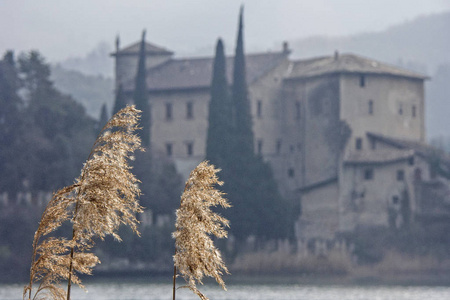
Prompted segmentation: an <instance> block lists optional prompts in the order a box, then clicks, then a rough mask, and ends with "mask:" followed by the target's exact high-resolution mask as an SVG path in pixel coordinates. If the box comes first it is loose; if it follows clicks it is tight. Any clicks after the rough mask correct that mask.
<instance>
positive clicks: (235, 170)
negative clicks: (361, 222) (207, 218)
mask: <svg viewBox="0 0 450 300" xmlns="http://www.w3.org/2000/svg"><path fill="white" fill-rule="evenodd" d="M232 116H233V130H232V131H231V138H230V142H229V144H230V146H228V145H227V147H230V148H231V151H230V152H229V153H228V154H227V156H226V157H225V159H224V161H225V162H226V164H225V166H223V167H222V168H223V172H222V173H223V174H221V175H222V178H223V180H224V182H225V185H224V190H225V192H226V193H227V194H228V198H229V199H230V200H231V203H232V205H233V208H232V209H230V210H227V211H225V212H224V215H225V216H226V217H227V218H228V219H229V220H230V222H231V224H232V226H231V229H230V231H231V232H232V233H233V235H234V236H235V237H236V238H237V239H238V240H240V241H245V239H246V238H247V237H249V236H250V235H254V236H256V237H257V238H258V240H259V241H264V240H266V239H280V238H287V237H292V234H293V224H294V214H293V212H292V211H293V210H292V208H291V204H290V202H289V201H286V200H285V199H284V198H283V197H282V196H281V194H280V193H279V191H278V186H277V184H276V181H275V179H274V177H273V173H272V169H271V167H270V166H269V164H267V163H266V162H264V161H263V158H262V157H261V156H259V155H256V154H255V153H254V150H253V140H254V135H253V128H252V118H251V112H250V100H249V98H248V91H247V81H246V65H245V56H244V43H243V8H242V7H241V10H240V14H239V29H238V37H237V45H236V53H235V58H234V69H233V87H232Z"/></svg>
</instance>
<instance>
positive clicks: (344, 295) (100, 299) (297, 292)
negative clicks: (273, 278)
mask: <svg viewBox="0 0 450 300" xmlns="http://www.w3.org/2000/svg"><path fill="white" fill-rule="evenodd" d="M180 283H181V280H180ZM85 285H86V287H87V289H88V292H87V293H86V292H85V291H83V290H80V289H78V288H76V289H74V292H73V294H72V295H73V297H72V299H73V300H85V299H86V300H87V299H92V300H171V299H172V286H171V284H169V283H148V282H144V281H143V280H138V281H135V282H131V281H128V280H127V281H117V280H114V281H113V282H111V281H108V282H106V281H105V282H100V281H98V282H88V281H85ZM227 287H228V291H227V292H225V291H223V290H221V289H220V288H219V287H217V286H216V285H213V284H207V285H204V286H201V287H200V290H201V291H202V292H203V293H204V294H205V295H206V296H208V297H209V298H210V299H211V300H272V299H281V300H291V299H292V300H294V299H295V300H336V299H339V300H422V299H424V300H434V299H439V300H447V299H450V287H443V286H432V287H428V286H339V285H304V284H295V283H290V284H280V283H273V284H271V283H269V284H267V283H266V284H258V283H252V284H244V283H238V282H234V283H230V284H228V286H227ZM22 288H23V285H22V284H8V285H5V284H4V285H0V299H1V300H19V299H22ZM177 299H178V300H191V299H192V300H194V299H195V300H197V299H199V298H198V297H197V296H195V295H194V294H193V293H192V292H190V291H189V290H187V289H179V290H177Z"/></svg>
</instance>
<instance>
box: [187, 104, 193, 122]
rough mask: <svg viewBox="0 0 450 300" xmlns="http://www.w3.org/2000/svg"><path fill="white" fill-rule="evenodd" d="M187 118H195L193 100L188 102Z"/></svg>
mask: <svg viewBox="0 0 450 300" xmlns="http://www.w3.org/2000/svg"><path fill="white" fill-rule="evenodd" d="M186 118H187V119H193V118H194V103H193V102H188V103H186Z"/></svg>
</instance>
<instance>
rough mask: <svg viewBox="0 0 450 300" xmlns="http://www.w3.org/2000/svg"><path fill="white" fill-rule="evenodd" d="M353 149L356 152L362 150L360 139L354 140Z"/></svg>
mask: <svg viewBox="0 0 450 300" xmlns="http://www.w3.org/2000/svg"><path fill="white" fill-rule="evenodd" d="M355 148H356V150H361V149H362V138H356V140H355Z"/></svg>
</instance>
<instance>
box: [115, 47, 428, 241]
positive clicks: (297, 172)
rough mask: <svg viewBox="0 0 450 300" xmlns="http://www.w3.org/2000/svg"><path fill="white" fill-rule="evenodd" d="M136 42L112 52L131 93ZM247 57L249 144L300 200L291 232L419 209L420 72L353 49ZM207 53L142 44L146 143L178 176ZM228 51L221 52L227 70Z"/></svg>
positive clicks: (200, 140)
mask: <svg viewBox="0 0 450 300" xmlns="http://www.w3.org/2000/svg"><path fill="white" fill-rule="evenodd" d="M139 44H140V43H139V42H137V43H135V44H133V45H130V46H128V47H125V48H123V49H120V48H119V47H118V46H117V49H116V52H115V53H113V54H112V56H113V57H114V58H115V63H116V64H115V68H116V70H115V72H116V87H118V86H119V85H121V86H122V88H123V90H124V91H125V93H126V95H127V96H128V98H129V99H130V101H131V98H132V94H133V89H134V80H135V78H134V77H135V76H136V70H137V63H138V56H139ZM289 54H290V50H289V49H288V45H287V44H286V43H285V44H283V46H282V47H281V49H280V51H278V52H267V53H255V54H248V55H247V56H246V64H247V65H246V70H247V83H248V89H249V98H250V101H251V110H252V120H253V131H254V136H255V145H254V151H255V153H258V154H261V155H262V156H263V157H264V159H265V160H266V161H267V162H269V163H270V165H271V166H272V169H273V171H274V175H275V177H276V180H277V182H278V184H279V188H280V190H281V192H282V194H283V195H284V196H285V197H288V198H290V199H293V201H301V207H302V215H301V217H300V219H299V220H298V222H297V229H298V230H297V233H298V234H297V236H298V238H300V239H310V238H322V239H332V238H333V236H335V234H336V233H338V232H344V231H351V230H353V229H354V228H356V227H357V226H372V225H375V226H397V227H398V226H402V224H406V223H407V222H410V221H412V220H413V219H414V218H415V216H416V215H418V214H420V213H421V212H422V211H423V199H422V197H421V195H422V194H423V193H424V190H426V189H423V188H420V186H422V185H421V183H422V182H423V183H426V182H430V180H432V179H433V174H432V172H431V171H430V155H431V154H430V153H431V152H430V151H431V150H430V147H428V146H427V145H426V144H425V120H424V115H425V113H424V110H425V96H424V94H425V93H424V81H425V80H426V79H427V77H426V76H424V75H422V74H418V73H415V72H412V71H408V70H404V69H400V68H397V67H395V66H391V65H388V64H385V63H382V62H378V61H376V60H373V59H369V58H365V57H361V56H358V55H354V54H340V53H338V52H336V53H334V54H333V55H330V56H325V57H316V58H312V59H305V60H291V59H290V58H289ZM213 59H214V58H213V57H208V58H174V53H173V52H172V51H169V50H167V49H165V48H163V47H159V46H156V45H153V44H150V43H146V65H147V87H148V93H149V102H150V106H151V120H152V121H151V139H152V141H151V143H152V148H153V149H155V150H156V151H160V152H163V153H165V154H166V155H167V156H169V157H171V158H172V159H173V161H174V162H175V164H176V166H177V169H178V171H179V172H180V173H181V174H182V175H183V176H185V177H186V176H187V175H188V173H189V171H190V170H192V169H193V168H194V167H195V166H196V165H197V164H198V163H199V162H200V161H202V160H203V159H204V157H205V151H206V136H207V130H208V104H209V100H210V92H209V88H210V83H211V76H212V68H213ZM232 63H233V57H228V58H227V72H228V77H229V80H228V82H232V81H231V70H232Z"/></svg>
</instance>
